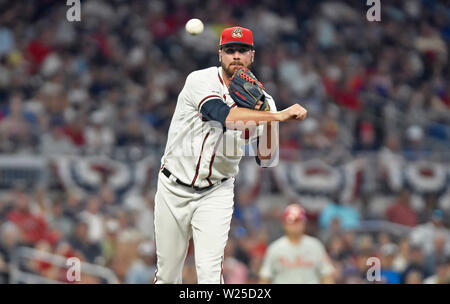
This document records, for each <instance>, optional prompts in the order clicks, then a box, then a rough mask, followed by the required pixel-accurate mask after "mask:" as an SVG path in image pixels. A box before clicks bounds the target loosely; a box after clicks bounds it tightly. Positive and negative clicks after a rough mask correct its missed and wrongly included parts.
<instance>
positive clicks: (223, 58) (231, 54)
mask: <svg viewBox="0 0 450 304" xmlns="http://www.w3.org/2000/svg"><path fill="white" fill-rule="evenodd" d="M254 58H255V51H254V50H252V49H251V48H250V47H248V46H244V45H239V44H232V45H227V46H225V47H223V48H222V49H221V50H219V61H220V62H221V64H222V69H223V70H224V71H225V73H226V75H227V76H228V77H231V76H233V74H234V73H235V72H236V71H237V70H239V69H240V68H243V67H246V68H248V67H250V65H251V64H252V63H253V60H254Z"/></svg>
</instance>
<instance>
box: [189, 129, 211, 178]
mask: <svg viewBox="0 0 450 304" xmlns="http://www.w3.org/2000/svg"><path fill="white" fill-rule="evenodd" d="M209 133H210V132H208V134H206V136H205V138H204V139H203V144H202V150H201V151H200V157H199V158H198V162H197V168H196V169H195V176H194V179H193V180H192V183H191V186H194V183H195V181H196V180H197V176H198V169H199V168H200V161H201V160H202V153H203V147H204V146H205V142H206V139H207V138H208V136H209Z"/></svg>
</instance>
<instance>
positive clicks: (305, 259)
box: [260, 204, 334, 284]
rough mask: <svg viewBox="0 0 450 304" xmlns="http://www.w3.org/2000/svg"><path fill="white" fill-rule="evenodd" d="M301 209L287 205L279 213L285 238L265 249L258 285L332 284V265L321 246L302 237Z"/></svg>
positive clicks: (316, 241) (303, 226)
mask: <svg viewBox="0 0 450 304" xmlns="http://www.w3.org/2000/svg"><path fill="white" fill-rule="evenodd" d="M305 227H306V215H305V210H304V209H303V208H302V207H301V206H300V205H298V204H291V205H289V206H287V207H286V209H285V210H284V212H283V228H284V230H285V232H286V235H285V236H283V237H281V238H279V239H278V240H276V241H275V242H273V243H272V244H271V245H270V246H269V248H267V253H266V256H265V257H264V261H263V264H262V267H261V270H260V283H263V284H267V283H274V284H318V283H334V279H333V272H334V266H333V265H332V263H331V261H330V259H329V258H328V255H327V253H326V251H325V248H324V246H323V245H322V243H321V242H320V241H319V240H318V239H316V238H314V237H311V236H309V235H305V234H304V232H305Z"/></svg>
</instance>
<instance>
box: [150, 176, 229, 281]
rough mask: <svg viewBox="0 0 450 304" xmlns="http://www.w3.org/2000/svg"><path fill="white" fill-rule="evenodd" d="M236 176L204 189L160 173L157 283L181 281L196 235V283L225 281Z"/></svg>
mask: <svg viewBox="0 0 450 304" xmlns="http://www.w3.org/2000/svg"><path fill="white" fill-rule="evenodd" d="M233 198H234V178H230V179H228V180H226V181H225V182H223V183H221V184H218V185H216V186H214V187H212V188H211V189H208V190H204V191H201V192H198V191H195V190H194V189H192V188H189V187H186V186H183V185H179V184H177V183H176V182H175V181H174V180H172V176H171V178H170V179H169V178H167V177H166V176H165V175H163V174H162V173H161V172H160V174H159V178H158V187H157V191H156V195H155V212H154V214H155V220H154V223H155V240H156V254H157V271H156V275H155V283H156V284H181V283H182V270H183V266H184V261H185V259H186V254H187V250H188V245H189V240H190V238H191V237H193V240H194V252H195V265H196V270H197V282H198V283H199V284H220V283H223V276H222V267H223V255H224V250H225V246H226V243H227V240H228V232H229V230H230V223H231V218H232V215H233V204H234V202H233Z"/></svg>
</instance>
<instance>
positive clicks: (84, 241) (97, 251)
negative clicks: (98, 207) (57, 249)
mask: <svg viewBox="0 0 450 304" xmlns="http://www.w3.org/2000/svg"><path fill="white" fill-rule="evenodd" d="M88 233H89V224H88V222H86V220H83V219H80V220H79V221H78V223H76V225H75V231H74V233H73V234H72V236H70V237H69V240H68V241H69V244H70V246H72V248H73V249H74V250H75V251H77V252H78V254H79V255H80V256H81V257H82V258H83V260H85V261H87V262H89V263H100V264H103V263H101V262H102V261H101V260H102V250H101V247H100V245H99V244H98V243H95V242H91V241H90V240H89V236H88Z"/></svg>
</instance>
